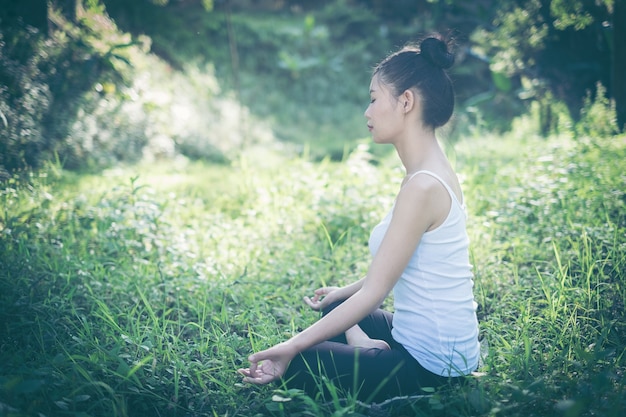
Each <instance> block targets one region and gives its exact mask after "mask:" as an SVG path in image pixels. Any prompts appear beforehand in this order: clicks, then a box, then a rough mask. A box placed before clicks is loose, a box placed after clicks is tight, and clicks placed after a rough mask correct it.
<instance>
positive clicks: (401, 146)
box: [396, 129, 441, 175]
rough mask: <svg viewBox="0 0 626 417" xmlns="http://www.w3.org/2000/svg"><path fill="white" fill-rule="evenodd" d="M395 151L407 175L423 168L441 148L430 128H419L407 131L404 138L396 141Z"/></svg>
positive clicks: (433, 158) (434, 157)
mask: <svg viewBox="0 0 626 417" xmlns="http://www.w3.org/2000/svg"><path fill="white" fill-rule="evenodd" d="M396 152H397V153H398V156H399V157H400V161H401V162H402V165H403V166H404V169H405V170H406V174H407V175H409V174H413V173H415V172H417V171H420V170H422V169H425V168H426V167H427V164H428V162H429V161H433V160H435V159H436V157H437V156H438V153H439V152H441V148H440V147H439V142H437V137H436V136H435V132H434V131H433V130H432V129H431V130H424V129H419V130H418V131H413V132H407V135H406V136H405V138H403V140H400V141H398V142H397V143H396Z"/></svg>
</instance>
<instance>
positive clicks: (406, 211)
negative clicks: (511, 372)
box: [239, 35, 480, 401]
mask: <svg viewBox="0 0 626 417" xmlns="http://www.w3.org/2000/svg"><path fill="white" fill-rule="evenodd" d="M453 62H454V56H453V55H452V54H451V53H450V52H448V48H447V45H446V43H445V42H444V41H443V39H442V38H441V37H440V36H438V35H434V36H431V37H429V38H426V39H425V40H423V41H422V42H421V43H420V45H419V48H415V47H405V48H404V49H402V50H400V51H398V52H396V53H394V54H392V55H390V56H389V57H387V58H386V59H385V60H384V61H382V62H381V63H380V64H379V65H378V66H377V67H376V69H375V70H374V73H373V76H372V80H371V84H370V96H371V101H370V104H369V106H368V108H367V110H366V111H365V117H366V119H367V127H368V129H369V130H370V132H371V134H372V138H373V140H374V142H376V143H390V144H393V145H394V147H395V148H396V151H397V153H398V156H399V157H400V160H401V161H402V164H403V165H404V168H405V170H406V176H405V178H404V180H403V182H402V185H401V187H400V190H399V192H398V195H397V197H396V200H395V202H394V205H393V207H392V209H391V211H390V212H389V213H388V214H387V216H386V217H385V218H384V219H383V220H382V221H381V222H380V223H379V224H378V225H377V226H376V227H374V229H373V230H372V233H371V235H370V239H369V246H370V251H371V253H372V255H373V260H372V263H371V265H370V267H369V269H368V271H367V275H366V276H365V277H364V278H362V279H361V280H359V281H357V282H355V283H353V284H350V285H347V286H345V287H341V288H335V287H325V288H320V289H318V290H316V291H315V294H314V296H313V297H312V298H308V297H305V299H304V301H305V302H306V303H307V304H308V305H309V306H310V307H311V308H313V309H314V310H321V311H322V312H323V315H322V318H321V319H320V320H319V321H317V322H316V323H314V324H313V325H311V326H310V327H308V328H307V329H305V330H304V331H302V332H301V333H299V334H297V335H295V336H293V337H292V338H291V339H289V340H287V341H286V342H283V343H280V344H278V345H276V346H274V347H271V348H270V349H267V350H264V351H261V352H257V353H254V354H252V355H251V356H250V357H249V361H250V367H249V368H246V369H240V370H239V372H240V373H241V374H242V375H243V376H244V378H243V379H244V381H246V382H249V383H253V384H266V383H269V382H271V381H275V380H278V379H282V381H283V382H285V383H286V384H287V386H288V387H290V388H301V389H304V390H306V391H307V392H308V393H309V394H311V395H314V393H315V392H317V391H319V390H324V389H325V387H327V385H325V384H326V383H324V382H323V381H324V379H323V378H320V376H321V375H324V376H325V377H326V378H327V379H326V381H327V380H331V381H333V383H334V385H335V386H339V387H340V388H342V389H344V390H347V391H350V392H352V393H353V394H354V395H356V396H357V397H358V398H360V399H363V400H366V401H379V400H382V399H385V398H390V397H393V396H397V395H411V394H419V393H420V392H422V391H421V390H422V389H423V388H426V387H436V386H440V385H442V384H445V383H447V382H449V381H450V380H454V379H455V378H458V377H462V376H464V375H468V374H469V373H471V372H472V371H474V370H475V369H476V367H477V365H478V357H479V351H480V349H479V343H478V321H477V319H476V304H475V302H474V298H473V294H472V288H473V276H472V271H471V265H470V263H469V250H468V245H469V242H468V238H467V233H466V230H465V209H464V205H463V195H462V192H461V187H460V185H459V182H458V179H457V177H456V174H455V173H454V170H453V169H452V167H451V165H450V163H449V162H448V160H447V158H446V156H445V154H444V152H443V150H442V149H441V147H440V146H439V143H438V141H437V138H436V135H435V129H436V128H438V127H440V126H443V125H444V124H445V123H446V122H447V121H448V120H449V119H450V117H451V115H452V112H453V109H454V92H453V88H452V83H451V81H450V78H449V77H448V75H447V74H446V72H445V70H446V69H447V68H449V67H450V66H451V65H452V64H453ZM391 290H393V291H394V292H393V295H394V313H393V314H392V313H389V312H385V311H382V310H380V309H378V307H379V306H380V305H381V303H382V302H383V300H384V299H385V297H387V295H388V294H389V292H390V291H391Z"/></svg>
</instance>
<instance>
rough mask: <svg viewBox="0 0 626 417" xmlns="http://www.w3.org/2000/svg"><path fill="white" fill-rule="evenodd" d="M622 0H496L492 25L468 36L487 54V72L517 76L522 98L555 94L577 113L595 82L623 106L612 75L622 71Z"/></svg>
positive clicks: (616, 79)
mask: <svg viewBox="0 0 626 417" xmlns="http://www.w3.org/2000/svg"><path fill="white" fill-rule="evenodd" d="M623 4H624V0H615V1H613V0H601V1H595V0H509V1H506V2H501V3H500V4H499V11H498V13H497V15H496V16H495V18H494V20H493V25H492V26H491V27H489V26H487V25H485V26H483V27H482V28H480V29H478V30H477V31H476V32H475V34H474V37H473V40H474V41H475V43H476V45H477V46H478V47H479V48H482V50H483V52H484V53H485V55H486V56H489V57H490V60H491V62H490V66H491V69H492V71H493V72H495V73H500V74H505V75H506V76H508V77H510V78H516V79H519V80H521V81H522V82H523V85H524V87H525V91H524V97H525V98H530V99H533V100H538V101H540V102H541V101H542V100H544V98H545V97H555V98H556V99H559V100H562V101H563V102H565V103H566V104H567V106H568V108H569V110H570V114H571V115H572V117H573V118H574V119H577V118H578V117H579V116H580V109H581V107H582V102H583V100H584V98H585V97H586V96H587V95H588V94H589V92H590V91H592V92H595V89H596V86H597V83H598V82H599V83H601V84H602V85H604V86H607V87H608V89H609V91H611V92H612V93H613V97H614V99H615V101H616V104H617V106H618V108H620V109H621V111H622V112H623V106H624V97H623V94H624V93H623V88H624V87H623V86H620V82H623V75H617V74H624V73H625V71H624V69H623V68H624V63H623V59H624V55H626V54H624V52H623V51H624V45H623V42H622V39H623V38H624V35H623V32H620V30H623V26H624V25H623V24H621V23H620V19H623V17H622V16H621V15H623V12H621V11H620V10H621V8H623ZM611 22H613V25H611ZM611 26H613V27H611ZM620 26H621V28H620ZM611 30H613V36H611V35H610V31H611ZM620 33H622V34H621V35H620ZM620 36H621V37H620ZM613 39H614V41H613ZM612 56H613V59H612V58H611V57H612ZM619 71H621V72H619ZM612 74H613V75H612ZM547 111H548V112H549V108H548V109H547ZM622 114H623V113H622ZM622 117H623V116H622ZM622 123H623V122H622ZM549 125H550V123H547V124H546V126H549ZM545 133H547V132H545Z"/></svg>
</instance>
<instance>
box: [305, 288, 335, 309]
mask: <svg viewBox="0 0 626 417" xmlns="http://www.w3.org/2000/svg"><path fill="white" fill-rule="evenodd" d="M338 289H339V287H322V288H318V289H317V290H315V292H314V295H313V297H312V298H311V297H308V296H305V297H304V302H305V303H307V304H308V306H309V307H311V308H312V309H313V310H315V311H319V310H322V309H324V308H325V307H327V306H329V305H330V304H331V303H333V302H335V301H339V300H338V299H337V300H336V299H335V298H338V297H335V295H338V292H337V290H338Z"/></svg>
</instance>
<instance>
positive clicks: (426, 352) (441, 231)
mask: <svg viewBox="0 0 626 417" xmlns="http://www.w3.org/2000/svg"><path fill="white" fill-rule="evenodd" d="M418 174H426V175H430V176H431V177H434V178H436V179H437V180H438V181H439V182H441V184H443V186H444V187H445V188H446V190H447V191H448V193H449V194H450V198H451V199H452V203H451V205H450V212H449V213H448V216H447V217H446V219H445V220H444V222H443V223H442V224H441V225H440V226H439V227H437V228H435V229H433V230H430V231H428V232H426V233H424V234H423V236H422V239H421V240H420V243H419V245H418V246H417V249H416V250H415V252H414V253H413V255H412V257H411V259H410V260H409V263H408V265H407V267H406V269H405V270H404V272H403V273H402V275H401V277H400V279H399V280H398V282H397V283H396V285H395V287H394V289H393V295H394V315H393V330H392V336H393V338H394V339H395V340H396V341H397V342H399V343H401V344H402V345H403V346H404V347H405V348H406V350H407V351H408V352H409V353H410V354H411V355H412V356H413V357H414V358H415V359H416V360H417V361H418V362H419V363H420V364H421V365H422V366H423V367H424V368H426V369H427V370H429V371H430V372H432V373H434V374H437V375H442V376H460V375H467V374H469V373H471V372H472V371H474V370H476V367H477V366H478V358H479V355H480V345H479V343H478V320H477V318H476V303H475V301H474V295H473V292H472V290H473V286H474V281H473V274H472V266H471V265H470V262H469V239H468V237H467V231H466V229H465V218H466V214H465V207H464V206H463V204H462V203H461V202H460V201H459V200H458V198H457V196H456V194H455V193H454V192H453V191H452V189H451V188H450V187H449V186H448V184H446V183H445V182H444V181H443V180H442V179H441V178H440V177H439V176H438V175H436V174H435V173H433V172H430V171H418V172H416V173H415V174H413V175H412V176H411V177H410V178H409V179H408V180H407V181H410V180H411V179H412V178H413V177H415V176H416V175H418ZM392 214H393V208H392V210H391V211H390V212H389V213H388V214H387V216H386V217H385V218H384V219H383V220H382V221H381V222H380V223H379V224H378V225H376V226H375V227H374V229H373V230H372V233H371V235H370V239H369V248H370V251H371V253H372V255H375V254H376V252H377V251H378V248H379V247H380V244H381V242H382V240H383V237H384V235H385V233H386V232H387V228H388V227H389V223H390V221H391V217H392Z"/></svg>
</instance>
